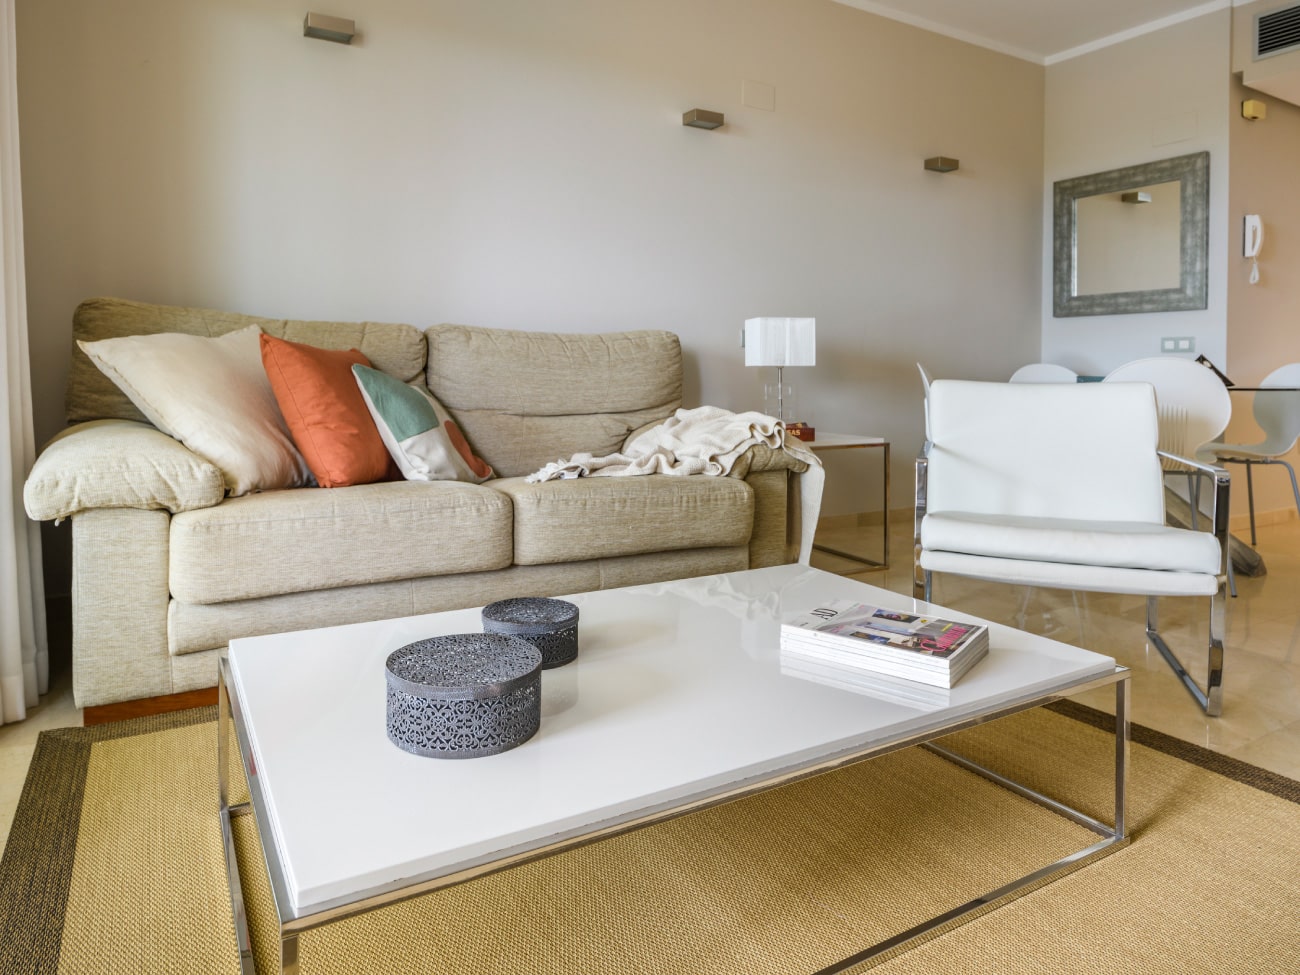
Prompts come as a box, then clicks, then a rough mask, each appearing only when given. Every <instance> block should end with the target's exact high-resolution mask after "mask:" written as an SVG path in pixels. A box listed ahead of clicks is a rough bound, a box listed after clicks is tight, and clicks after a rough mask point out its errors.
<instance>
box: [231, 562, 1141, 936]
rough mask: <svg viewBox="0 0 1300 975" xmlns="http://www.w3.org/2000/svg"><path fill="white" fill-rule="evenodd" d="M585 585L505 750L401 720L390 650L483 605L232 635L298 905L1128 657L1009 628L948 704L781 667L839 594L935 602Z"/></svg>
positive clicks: (960, 711)
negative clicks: (571, 630)
mask: <svg viewBox="0 0 1300 975" xmlns="http://www.w3.org/2000/svg"><path fill="white" fill-rule="evenodd" d="M567 598H570V599H571V600H572V601H573V602H575V603H577V604H578V606H579V607H580V611H581V617H580V622H579V647H580V650H579V655H578V659H577V660H576V661H575V662H574V663H571V664H569V665H567V666H565V667H561V668H557V669H555V670H548V671H544V672H543V674H542V723H541V730H540V731H539V732H538V733H537V735H536V736H535V737H534V738H532V739H531V740H530V741H528V742H526V743H524V744H523V745H521V746H519V747H518V748H515V749H513V750H511V751H508V752H505V753H503V754H500V755H493V756H489V757H486V758H475V759H466V760H440V759H432V758H422V757H418V756H415V755H411V754H408V753H407V752H404V751H402V750H400V749H399V748H397V747H396V746H395V745H393V744H392V743H391V742H390V741H389V740H388V738H387V736H386V733H385V681H384V660H385V658H386V657H387V656H388V654H389V653H391V652H392V651H393V650H396V649H397V648H399V647H401V646H403V645H405V644H407V643H410V642H412V641H414V640H417V639H422V638H425V637H429V636H435V635H440V634H447V633H464V632H478V631H480V630H481V626H480V616H479V611H478V610H477V609H473V610H460V611H455V612H450V613H438V614H433V615H429V616H420V617H411V618H408V619H401V620H392V621H386V622H378V623H362V624H356V625H352V626H341V627H332V628H328V629H321V630H311V631H305V632H300V633H292V634H279V635H273V636H265V637H255V638H251V639H243V640H235V641H232V643H231V645H230V663H231V671H232V680H233V683H234V685H235V690H236V692H237V693H238V696H239V699H240V702H241V705H242V708H243V711H244V717H245V720H246V721H247V723H248V727H249V735H250V738H251V740H252V747H253V751H254V761H255V762H256V766H257V769H258V773H259V777H260V781H261V783H262V788H263V790H264V791H265V794H266V796H267V804H268V813H269V817H270V820H271V822H272V826H273V831H274V833H275V836H274V842H275V844H276V847H277V849H278V851H279V855H280V860H281V862H282V865H283V868H284V873H285V879H286V882H287V886H288V888H289V892H290V896H291V897H292V898H293V900H294V911H295V913H296V914H297V915H299V916H301V915H303V914H307V913H311V912H313V911H316V910H321V909H324V908H326V907H330V906H334V905H337V904H341V903H347V902H351V901H354V900H357V899H359V898H361V897H363V896H369V895H371V894H377V893H380V892H383V891H386V890H391V889H394V888H397V887H405V886H409V885H411V884H413V883H417V882H420V881H422V880H426V879H430V878H435V877H438V876H442V875H445V874H448V873H453V872H456V871H458V870H461V869H465V868H467V867H470V866H474V865H476V864H479V863H483V862H490V861H493V860H496V859H498V858H499V857H501V856H503V855H505V854H507V853H509V852H511V851H522V850H527V849H530V848H535V847H538V846H542V845H545V844H547V843H549V842H552V841H556V840H560V839H564V838H567V837H571V836H575V835H583V834H586V833H588V832H591V831H592V829H593V828H594V827H595V826H596V825H597V824H601V823H607V822H611V821H615V822H616V821H618V820H620V819H622V820H630V819H633V818H636V817H637V816H638V815H641V814H646V813H651V812H654V811H656V810H661V809H666V808H673V807H676V806H678V805H680V804H682V803H683V802H684V801H687V800H689V799H691V798H695V797H704V796H708V795H710V794H717V793H721V792H724V791H727V790H728V789H729V788H734V787H735V786H736V785H738V784H740V783H742V782H744V781H745V780H747V779H752V778H766V777H770V776H772V775H775V774H778V773H780V772H781V771H782V770H790V769H795V768H798V767H800V766H805V765H810V764H813V763H814V762H816V761H818V760H824V759H828V758H832V757H834V756H835V755H837V754H849V753H853V752H856V751H860V750H862V749H863V748H864V747H872V746H874V745H876V744H885V743H887V742H889V741H891V740H898V739H901V738H904V737H907V736H908V735H911V734H915V733H917V732H920V731H925V730H926V729H927V728H933V727H940V726H944V725H948V724H952V723H953V722H955V721H956V720H958V719H959V718H960V717H961V716H963V715H967V716H968V715H972V714H976V713H981V712H988V711H990V710H993V709H994V708H996V707H999V706H1002V705H1004V704H1010V703H1014V702H1017V701H1025V700H1031V699H1034V698H1037V697H1040V696H1043V695H1046V694H1049V693H1051V692H1053V691H1055V690H1060V689H1064V688H1067V687H1070V686H1073V685H1075V684H1078V683H1081V682H1084V681H1087V680H1090V679H1094V678H1098V677H1103V676H1106V675H1109V674H1113V673H1114V670H1115V662H1114V660H1113V659H1111V658H1110V657H1104V656H1101V655H1099V654H1094V653H1090V652H1088V651H1085V650H1079V649H1076V648H1074V647H1068V646H1065V645H1064V644H1060V643H1056V642H1054V641H1051V640H1048V639H1046V638H1043V637H1037V636H1033V635H1030V634H1026V633H1022V632H1020V631H1017V630H1013V629H1010V628H1007V627H1003V626H993V627H992V628H991V633H990V636H991V649H990V651H989V655H988V657H987V658H986V659H985V660H983V661H981V662H980V663H979V664H978V665H976V666H975V667H974V668H973V669H972V670H971V672H970V673H969V674H967V675H966V676H965V677H964V678H963V679H962V680H961V682H960V683H959V684H958V685H957V686H956V687H955V688H953V689H952V690H951V691H949V692H947V694H948V699H947V704H946V705H935V704H930V705H925V706H917V705H905V704H900V703H889V702H887V701H885V700H881V699H879V698H877V697H869V696H864V695H863V694H860V693H855V692H853V691H851V690H844V689H839V688H836V687H831V686H826V685H824V684H822V683H816V682H813V681H810V680H806V679H801V678H799V677H795V676H788V675H782V673H781V665H780V659H779V621H780V619H781V618H782V617H785V616H789V615H791V614H793V613H795V612H801V611H807V610H809V609H811V608H814V607H816V606H817V605H819V604H820V603H821V602H823V601H825V600H829V599H856V600H859V601H862V602H870V603H874V604H876V605H880V606H885V607H889V608H894V609H908V610H910V609H912V608H914V607H919V606H922V605H924V604H921V603H917V602H914V601H913V600H912V599H910V598H908V597H906V596H902V595H899V594H897V593H892V592H889V591H887V590H883V589H877V588H875V587H872V586H867V585H864V584H862V583H858V582H854V581H852V580H849V579H845V578H843V577H840V576H835V575H831V574H829V573H825V572H821V571H819V570H816V569H810V568H806V567H803V566H797V565H791V566H779V567H775V568H770V569H759V570H755V571H751V572H742V573H732V574H729V575H719V576H706V577H703V578H700V579H692V580H682V581H677V582H669V583H661V584H658V585H651V586H640V587H635V588H631V589H621V590H607V591H604V592H597V593H586V594H582V595H577V596H571V597H567ZM942 613H943V615H946V616H948V617H950V618H954V619H967V620H970V619H974V617H971V616H969V615H967V614H962V613H957V612H954V611H949V610H943V611H942ZM268 839H269V838H267V837H263V842H264V843H265V842H268Z"/></svg>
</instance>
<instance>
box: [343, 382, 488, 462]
mask: <svg viewBox="0 0 1300 975" xmlns="http://www.w3.org/2000/svg"><path fill="white" fill-rule="evenodd" d="M352 375H354V376H355V377H356V380H357V385H358V386H359V387H361V396H362V398H363V399H365V401H366V408H367V409H369V410H370V415H371V416H372V417H373V418H374V420H375V426H377V427H378V428H379V436H380V437H381V438H382V439H383V441H384V446H385V447H387V448H388V452H389V453H390V454H392V456H393V460H395V461H397V466H398V467H400V468H401V469H402V476H403V477H405V478H406V479H407V480H408V481H472V482H473V483H475V484H478V483H480V482H482V481H486V480H487V479H488V478H489V477H491V476H492V468H491V467H489V466H488V465H487V463H486V462H485V461H484V460H483V458H481V457H479V456H478V455H477V454H475V453H474V451H473V450H471V449H470V446H469V443H468V442H467V441H466V440H465V435H464V434H462V433H461V432H460V428H459V427H457V426H456V421H455V420H453V419H452V418H451V416H450V415H449V414H448V413H447V410H446V409H445V408H444V407H443V405H442V404H441V403H439V402H438V401H437V400H436V399H435V398H434V397H433V396H431V395H430V394H429V393H426V392H425V391H424V390H422V389H417V388H416V387H414V386H408V385H407V384H406V383H404V382H402V381H401V380H399V379H394V378H393V377H392V376H390V375H388V374H387V373H384V372H380V371H379V370H378V369H371V368H369V367H367V366H362V365H355V366H353V367H352Z"/></svg>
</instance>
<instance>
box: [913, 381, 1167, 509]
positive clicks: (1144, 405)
mask: <svg viewBox="0 0 1300 975" xmlns="http://www.w3.org/2000/svg"><path fill="white" fill-rule="evenodd" d="M928 400H929V413H930V417H929V422H930V441H931V447H930V461H929V474H928V484H927V501H928V504H927V510H929V511H963V512H970V513H974V514H990V515H1025V516H1031V517H1043V518H1071V519H1082V520H1102V521H1141V522H1150V523H1154V524H1163V523H1164V510H1165V509H1164V481H1163V474H1162V470H1161V465H1160V460H1159V457H1158V455H1157V454H1156V440H1157V436H1158V430H1157V419H1156V402H1155V393H1154V391H1153V390H1152V388H1151V386H1149V385H1147V384H1146V383H1077V384H1065V383H1061V384H1053V385H1037V384H1033V385H1026V384H1020V383H982V382H964V381H959V380H942V379H941V380H936V381H935V382H934V383H932V384H931V386H930V395H929V398H928Z"/></svg>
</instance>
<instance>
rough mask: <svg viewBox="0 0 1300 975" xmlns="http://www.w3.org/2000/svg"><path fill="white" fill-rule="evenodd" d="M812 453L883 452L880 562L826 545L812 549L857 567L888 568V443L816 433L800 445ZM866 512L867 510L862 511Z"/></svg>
mask: <svg viewBox="0 0 1300 975" xmlns="http://www.w3.org/2000/svg"><path fill="white" fill-rule="evenodd" d="M802 445H803V446H804V447H807V448H808V449H809V450H811V451H813V452H814V453H823V452H826V451H831V450H857V449H872V448H874V449H878V450H882V451H884V465H883V468H884V484H883V488H884V494H883V496H882V497H883V507H884V514H883V525H884V541H883V542H882V545H881V554H880V561H878V562H877V561H876V560H875V559H870V558H866V557H864V556H861V555H856V554H854V553H853V552H845V551H843V550H841V549H837V548H830V547H829V546H826V545H814V546H813V548H814V549H816V550H817V551H819V552H826V553H827V554H829V555H836V556H839V557H840V558H842V559H847V560H849V561H850V562H857V563H858V564H859V565H865V566H870V567H871V568H874V569H887V568H889V441H888V440H886V439H885V438H884V437H860V436H858V435H856V434H851V433H825V432H822V431H818V433H817V439H816V440H814V441H812V442H811V443H807V442H804V443H803V444H802ZM864 510H867V509H864Z"/></svg>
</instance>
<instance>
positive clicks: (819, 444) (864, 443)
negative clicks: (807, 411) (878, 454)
mask: <svg viewBox="0 0 1300 975" xmlns="http://www.w3.org/2000/svg"><path fill="white" fill-rule="evenodd" d="M884 442H885V438H884V437H863V436H859V435H858V434H856V433H831V432H830V431H829V430H819V431H818V432H817V439H816V440H812V441H808V442H805V443H804V444H803V446H805V447H807V448H808V449H809V450H835V449H836V448H839V447H878V446H881V445H882V444H884Z"/></svg>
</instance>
